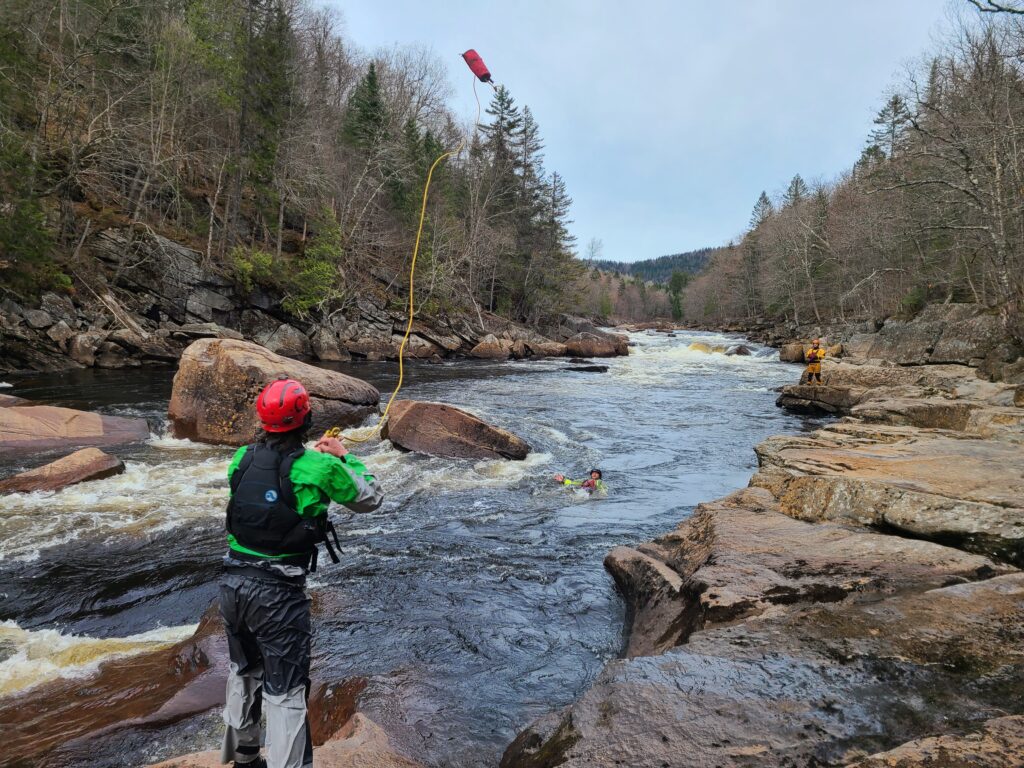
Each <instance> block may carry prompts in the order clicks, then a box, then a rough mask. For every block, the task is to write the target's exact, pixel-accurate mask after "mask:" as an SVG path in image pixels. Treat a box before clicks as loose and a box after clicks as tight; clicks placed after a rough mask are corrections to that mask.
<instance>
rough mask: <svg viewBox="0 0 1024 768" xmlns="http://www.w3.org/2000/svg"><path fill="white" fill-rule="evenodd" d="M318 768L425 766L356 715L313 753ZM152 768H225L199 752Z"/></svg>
mask: <svg viewBox="0 0 1024 768" xmlns="http://www.w3.org/2000/svg"><path fill="white" fill-rule="evenodd" d="M313 764H314V765H315V766H316V768H417V767H418V766H421V764H420V763H417V762H415V761H413V760H410V759H409V758H407V757H405V756H404V755H400V754H398V753H397V752H396V751H395V750H394V748H393V747H392V746H391V744H390V742H389V741H388V737H387V734H386V733H384V730H383V729H382V728H381V727H380V726H379V725H377V724H376V723H374V722H373V721H372V720H370V718H368V717H366V716H365V715H363V714H359V713H356V714H355V715H353V716H352V717H351V718H350V719H349V720H348V722H347V723H345V725H343V726H342V727H341V728H340V729H339V730H338V732H337V733H336V734H335V735H334V736H332V737H331V739H329V740H328V741H326V742H324V744H323V745H321V746H319V747H316V748H315V749H314V750H313ZM149 768H221V762H220V750H216V751H209V752H196V753H195V754H192V755H185V756H183V757H176V758H173V759H171V760H165V761H164V762H162V763H155V764H153V765H151V766H150V767H149Z"/></svg>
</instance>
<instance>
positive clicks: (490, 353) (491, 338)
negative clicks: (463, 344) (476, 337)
mask: <svg viewBox="0 0 1024 768" xmlns="http://www.w3.org/2000/svg"><path fill="white" fill-rule="evenodd" d="M469 354H470V355H471V356H472V357H479V358H482V359H485V360H507V359H508V357H509V355H511V354H512V342H511V341H509V340H508V339H499V338H497V337H496V336H495V335H494V334H493V333H489V334H487V335H486V336H484V337H483V339H481V340H480V343H479V344H477V345H476V346H475V347H473V349H471V350H470V351H469Z"/></svg>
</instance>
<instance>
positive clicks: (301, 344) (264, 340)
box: [256, 323, 313, 357]
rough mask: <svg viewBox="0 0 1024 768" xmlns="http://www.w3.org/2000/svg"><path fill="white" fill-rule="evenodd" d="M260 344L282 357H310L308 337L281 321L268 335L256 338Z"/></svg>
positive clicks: (311, 350)
mask: <svg viewBox="0 0 1024 768" xmlns="http://www.w3.org/2000/svg"><path fill="white" fill-rule="evenodd" d="M256 341H257V342H259V343H260V344H261V345H262V346H264V347H266V348H267V349H269V350H270V351H271V352H274V353H276V354H278V355H282V356H284V357H312V356H313V348H312V347H311V346H310V343H309V338H308V337H307V336H306V334H304V333H303V332H302V331H300V330H299V329H298V328H295V327H294V326H291V325H288V324H287V323H282V324H281V325H279V326H278V327H277V328H275V329H274V331H273V332H272V333H270V334H269V335H264V336H259V337H257V338H256Z"/></svg>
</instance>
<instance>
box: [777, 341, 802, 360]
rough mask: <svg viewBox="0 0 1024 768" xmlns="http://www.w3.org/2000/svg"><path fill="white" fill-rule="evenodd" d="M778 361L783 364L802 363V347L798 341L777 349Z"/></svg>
mask: <svg viewBox="0 0 1024 768" xmlns="http://www.w3.org/2000/svg"><path fill="white" fill-rule="evenodd" d="M779 360H780V361H781V362H783V363H802V362H804V345H803V344H801V343H800V342H799V341H797V342H793V343H792V344H783V345H782V346H781V347H779Z"/></svg>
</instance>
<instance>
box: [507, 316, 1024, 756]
mask: <svg viewBox="0 0 1024 768" xmlns="http://www.w3.org/2000/svg"><path fill="white" fill-rule="evenodd" d="M971 312H972V313H973V314H971V313H968V312H967V311H966V310H964V309H963V308H958V307H954V308H952V309H949V308H946V309H943V310H942V311H941V312H940V311H939V310H933V311H932V312H929V313H927V314H925V316H924V317H923V318H922V319H921V320H920V321H919V322H918V323H916V324H915V323H902V324H900V323H893V324H890V323H885V324H883V325H882V326H881V327H880V329H879V330H878V331H877V332H874V333H865V332H863V331H864V330H865V329H854V332H846V333H844V334H843V335H842V336H841V337H840V338H836V337H833V338H831V339H829V341H831V342H836V341H838V342H840V343H842V344H843V347H842V352H843V354H846V355H848V357H847V358H846V359H845V360H842V361H832V360H829V361H827V362H826V364H825V367H824V374H825V385H824V386H817V387H810V386H799V385H797V386H790V387H786V388H785V389H784V390H783V392H782V394H781V396H780V398H779V405H780V406H782V407H787V408H792V409H796V410H802V411H810V412H815V413H820V414H835V415H838V416H843V417H844V418H843V419H842V420H841V421H839V422H837V423H834V424H831V425H829V426H827V427H825V428H823V429H819V430H817V431H815V432H813V433H811V434H807V435H801V436H795V437H774V438H770V439H768V440H766V441H765V442H763V443H761V444H760V445H759V446H757V449H756V451H757V456H758V464H759V469H758V471H757V473H756V474H755V475H754V477H753V478H752V479H751V482H750V487H749V488H747V489H745V490H742V491H738V492H736V493H734V494H732V495H730V496H727V497H726V498H724V499H721V500H718V501H716V502H709V503H706V504H702V505H700V506H699V507H698V509H697V511H696V513H695V514H694V515H693V516H692V517H690V518H689V519H687V520H685V521H683V522H682V523H681V524H680V525H679V527H678V528H677V529H676V530H675V531H672V532H670V533H667V534H665V535H663V536H660V537H658V538H657V539H655V540H653V541H650V542H647V543H644V544H641V545H639V546H636V547H618V548H616V549H614V550H613V551H612V552H610V553H609V554H608V556H607V558H606V561H605V565H606V567H607V568H608V570H609V571H610V572H611V574H612V576H613V577H614V579H615V581H616V584H617V585H618V587H619V589H620V591H621V592H622V594H623V596H624V597H625V599H626V602H627V609H628V626H627V634H626V644H625V649H624V653H623V658H621V659H619V660H617V661H614V662H612V663H610V664H608V665H607V666H606V668H605V669H604V671H603V672H602V674H601V675H600V676H599V677H598V679H597V680H596V681H595V683H594V684H593V685H592V686H591V687H590V689H589V690H588V691H587V692H586V693H585V694H584V695H583V696H582V697H581V698H580V699H579V700H578V701H577V702H576V703H575V704H573V705H572V706H570V707H569V708H567V709H566V710H563V711H561V712H554V713H552V714H550V715H548V716H547V717H545V718H543V719H541V720H540V721H538V722H536V723H534V724H533V725H531V726H530V727H529V728H528V729H526V730H525V731H524V732H522V733H521V734H520V736H519V737H518V738H517V739H516V740H515V742H513V744H512V745H510V747H509V748H508V750H507V751H506V753H505V755H504V758H503V760H502V766H504V767H505V768H526V767H529V768H541V767H542V766H544V767H548V766H557V765H565V766H666V767H672V768H676V767H678V768H683V767H684V766H694V765H715V766H804V765H834V766H858V768H868V767H869V766H870V767H872V768H874V767H875V766H901V768H911V766H926V765H927V766H938V765H943V766H947V765H948V766H968V765H970V766H991V767H993V768H995V767H996V766H1000V767H1001V766H1010V765H1018V764H1019V761H1020V758H1021V755H1024V717H1022V715H1024V698H1022V697H1021V691H1024V573H1022V572H1021V571H1019V570H1018V569H1019V568H1020V566H1021V565H1022V564H1024V507H1022V504H1021V499H1022V498H1024V479H1022V478H1024V407H1022V406H1024V396H1022V393H1024V387H1022V385H1021V382H1020V381H1019V380H1018V379H1017V376H1018V375H1019V371H1020V370H1021V361H1020V360H1019V358H1017V357H1014V355H1015V354H1016V353H1015V347H1014V345H1013V344H1012V343H1011V342H1008V341H1005V340H1004V339H1003V337H1002V335H1000V334H997V333H994V332H993V333H992V334H991V335H985V333H982V332H981V331H980V330H979V329H982V328H985V327H987V324H991V322H992V320H991V318H990V316H986V315H984V314H983V313H979V312H977V310H971ZM990 330H991V329H990ZM812 333H813V334H814V335H820V334H821V330H820V329H816V330H814V331H812ZM791 340H792V339H791V338H790V339H785V341H791ZM894 356H895V358H896V361H895V362H894V361H893V357H894ZM897 363H898V364H897ZM797 370H798V369H796V368H794V374H796V372H797ZM989 379H1002V381H999V382H993V381H989Z"/></svg>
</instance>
